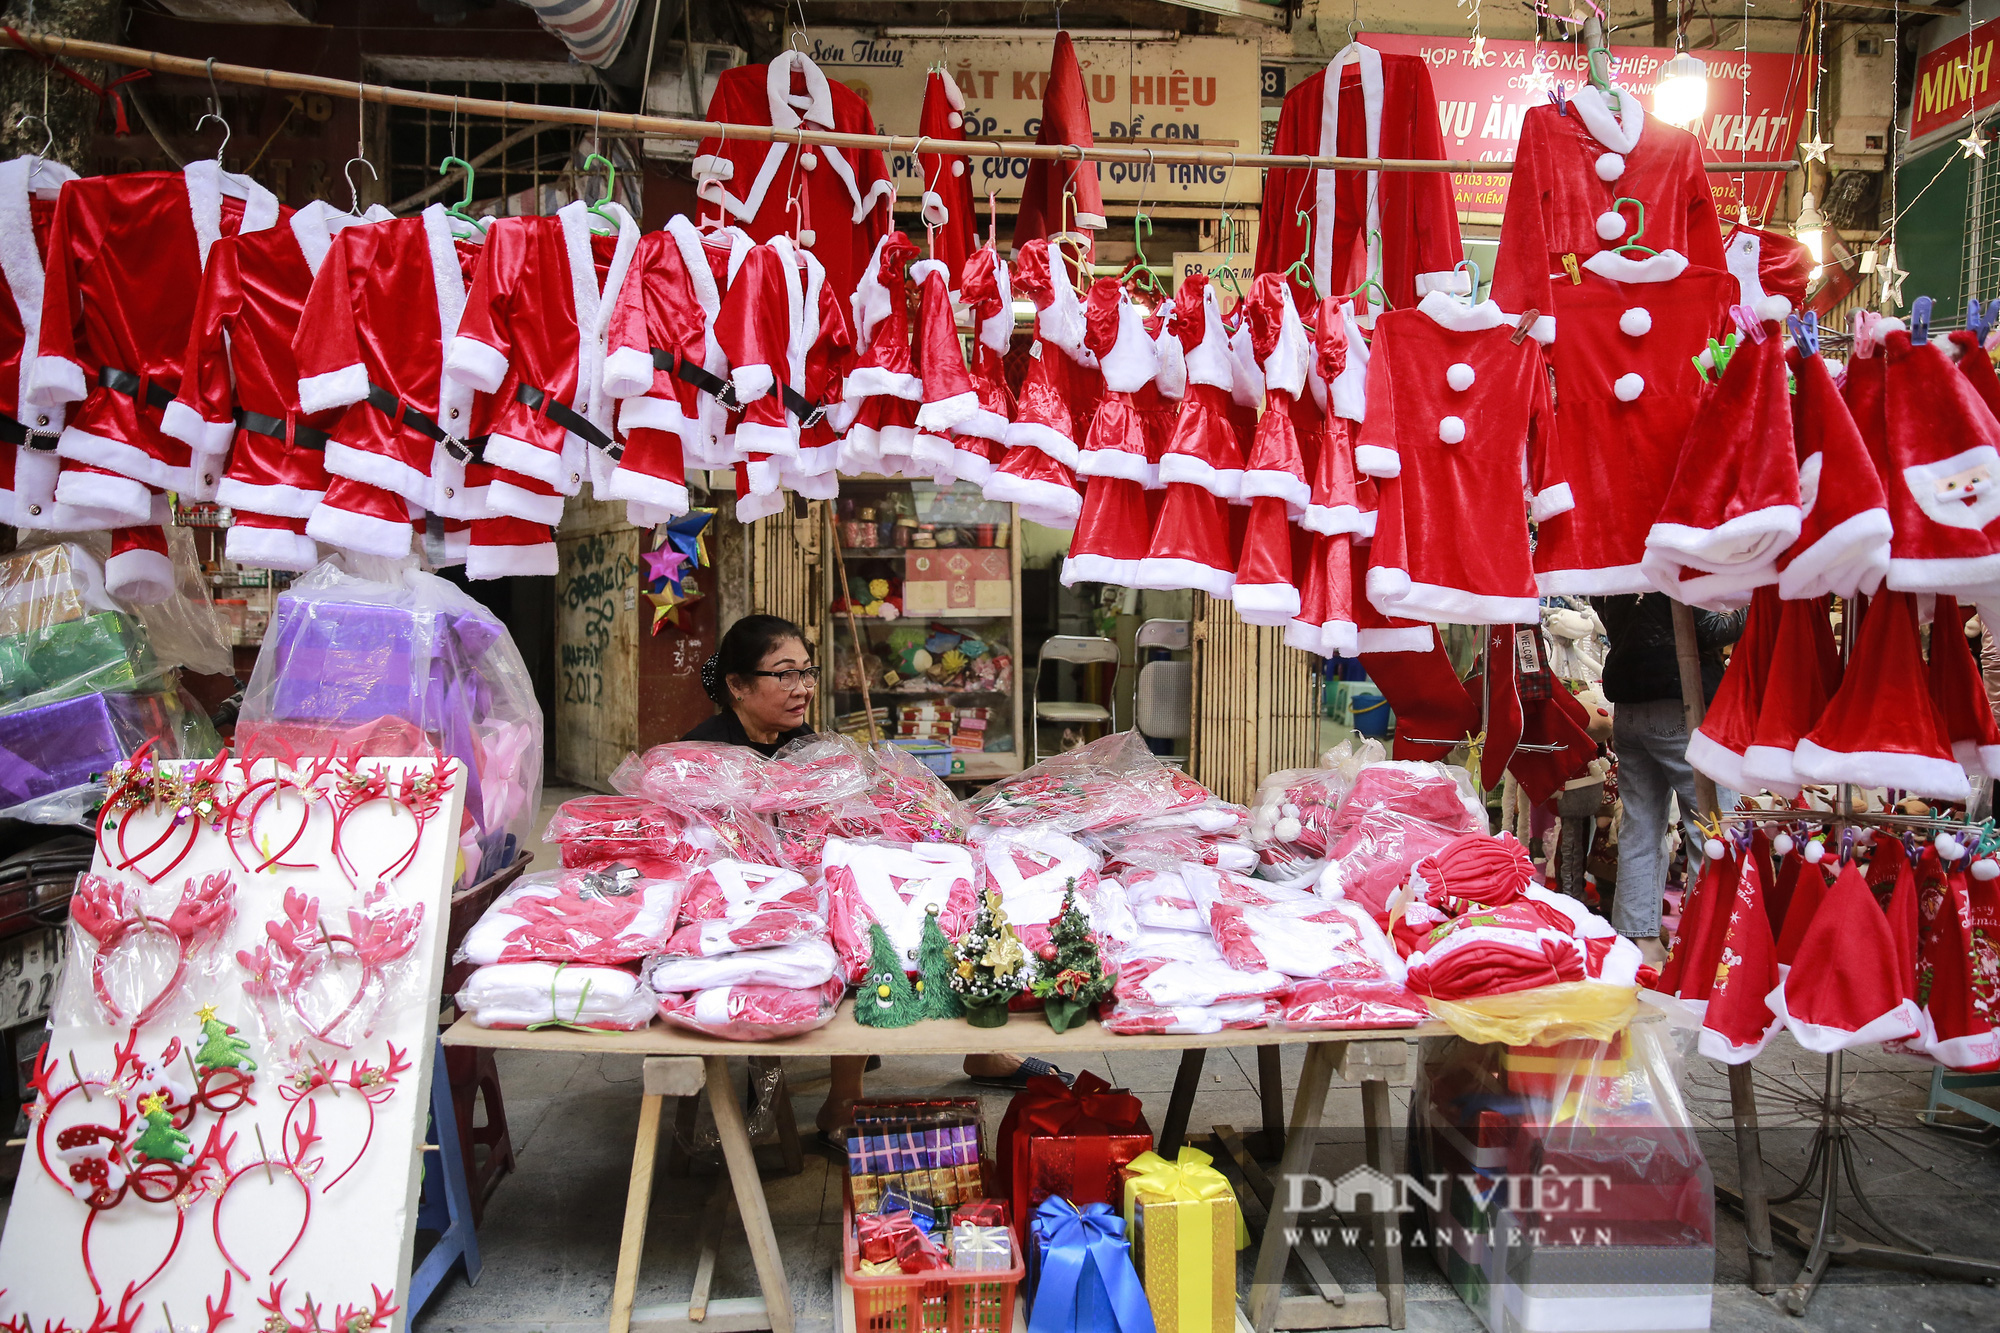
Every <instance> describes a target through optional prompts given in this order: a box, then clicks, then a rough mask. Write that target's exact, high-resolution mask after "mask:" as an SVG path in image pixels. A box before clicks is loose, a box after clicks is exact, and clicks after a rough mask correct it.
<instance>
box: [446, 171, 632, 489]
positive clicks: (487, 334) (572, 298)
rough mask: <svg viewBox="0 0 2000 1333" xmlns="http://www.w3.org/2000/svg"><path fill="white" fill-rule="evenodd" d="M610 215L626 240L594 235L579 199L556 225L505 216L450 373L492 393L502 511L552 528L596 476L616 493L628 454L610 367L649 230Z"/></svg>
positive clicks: (468, 303)
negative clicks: (615, 324) (625, 298)
mask: <svg viewBox="0 0 2000 1333" xmlns="http://www.w3.org/2000/svg"><path fill="white" fill-rule="evenodd" d="M605 208H606V211H608V212H609V213H611V215H612V216H613V217H615V218H616V219H617V222H618V234H617V235H616V236H600V235H594V234H592V231H591V222H592V220H593V217H594V215H593V214H592V213H591V211H590V206H589V205H588V204H586V203H584V202H583V201H582V200H580V199H579V200H576V201H574V202H572V203H569V204H565V205H564V206H563V207H562V209H561V210H559V211H558V212H557V213H556V215H555V216H554V217H527V218H502V219H500V220H499V221H498V222H495V223H494V224H493V226H492V229H491V230H490V231H489V232H488V233H487V237H486V244H485V246H484V247H483V248H482V253H481V255H480V257H479V267H478V269H477V270H476V271H475V272H474V275H473V279H472V289H471V291H469V292H468V293H467V294H466V298H465V313H464V314H463V315H462V316H461V317H460V319H459V322H458V333H457V336H455V337H454V338H452V340H451V344H450V347H449V348H448V350H447V351H446V353H445V373H446V374H447V375H448V376H450V377H451V378H452V379H455V380H457V381H459V382H460V383H462V384H466V385H470V386H471V387H472V388H474V389H476V390H478V391H479V392H480V393H483V394H490V395H491V396H492V400H491V402H490V403H489V404H488V406H487V415H486V419H485V423H484V424H485V429H486V449H485V461H486V462H488V463H490V464H492V465H493V467H494V468H495V469H496V472H495V474H494V477H493V480H492V482H491V483H490V484H489V485H488V486H487V488H486V506H487V508H488V510H489V511H491V512H492V513H494V514H511V515H513V516H514V517H516V518H524V519H529V520H531V521H533V522H536V523H546V524H548V525H550V526H551V527H553V526H554V525H556V524H558V523H561V522H562V512H563V498H564V497H565V496H570V495H575V494H576V493H577V492H578V491H579V490H580V489H582V486H583V479H584V477H585V475H586V474H587V475H588V476H589V477H590V479H591V484H592V486H593V488H595V487H598V486H607V485H608V484H609V483H610V480H611V470H612V468H613V466H614V465H615V464H616V463H617V461H618V456H619V454H620V453H621V452H622V450H621V449H620V447H619V446H618V444H617V442H616V440H614V439H613V437H612V402H613V399H612V396H611V394H609V393H607V392H606V391H605V389H604V360H605V352H606V344H607V340H608V338H609V335H610V329H611V315H612V311H613V310H614V309H615V308H616V306H617V303H618V294H619V292H620V290H621V289H622V288H623V287H624V285H625V280H626V274H627V272H628V271H629V270H630V268H631V264H632V254H633V252H634V251H635V250H637V249H638V246H639V224H638V223H637V222H634V221H633V220H632V215H631V214H630V213H627V212H626V211H625V209H624V208H623V207H622V206H620V205H618V204H615V203H613V204H607V205H605ZM510 474H512V475H510ZM527 482H534V483H539V485H531V484H526V483H527Z"/></svg>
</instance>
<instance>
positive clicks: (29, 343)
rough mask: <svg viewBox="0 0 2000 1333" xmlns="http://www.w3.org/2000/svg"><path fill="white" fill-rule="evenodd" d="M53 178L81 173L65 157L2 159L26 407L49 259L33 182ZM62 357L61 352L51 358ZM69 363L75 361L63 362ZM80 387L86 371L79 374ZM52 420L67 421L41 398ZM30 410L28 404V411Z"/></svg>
mask: <svg viewBox="0 0 2000 1333" xmlns="http://www.w3.org/2000/svg"><path fill="white" fill-rule="evenodd" d="M38 174H40V175H42V176H43V178H44V180H46V181H49V182H53V184H54V186H55V188H57V189H59V188H60V187H61V185H62V184H63V183H64V182H67V181H73V180H75V179H76V173H75V172H74V171H71V170H70V169H69V168H68V167H66V166H64V165H62V163H60V162H53V161H50V160H49V159H47V158H42V157H17V158H14V159H13V160H12V161H10V162H6V163H0V276H4V278H5V280H6V283H7V290H8V291H9V292H10V293H11V294H12V295H13V298H14V308H15V310H16V311H18V312H19V314H20V317H21V335H22V336H21V347H20V382H18V383H17V384H16V385H15V396H16V401H17V402H18V403H20V404H22V406H23V408H24V409H25V407H26V406H27V405H28V404H29V403H30V401H31V399H30V397H29V389H30V388H31V387H32V386H31V384H30V383H29V382H30V381H31V380H32V379H33V378H34V376H33V371H34V370H35V368H36V363H37V361H39V360H41V359H42V357H41V355H40V352H41V336H42V292H43V273H44V268H45V265H44V263H43V257H42V253H41V250H40V248H39V247H38V246H37V245H36V243H35V228H34V221H33V205H32V202H31V201H32V199H33V198H34V196H35V194H36V193H37V191H36V190H35V189H34V188H33V187H34V181H35V178H36V176H37V175H38ZM40 193H41V194H42V195H43V196H44V197H47V196H48V195H49V194H50V193H52V190H50V189H49V188H44V189H43V190H42V191H40ZM50 359H51V360H57V359H56V358H50ZM62 364H65V365H68V364H71V363H68V362H62ZM76 383H77V385H78V386H79V392H78V393H77V394H76V397H78V398H81V397H82V396H83V394H82V392H81V385H82V383H83V377H82V374H81V372H80V371H79V372H78V373H77V376H76ZM38 406H40V407H41V408H42V410H43V412H44V413H45V414H46V415H48V416H50V417H51V418H52V420H51V421H50V422H49V423H48V424H47V426H46V427H44V429H48V430H54V431H60V430H61V429H62V426H63V422H62V413H61V412H60V411H59V410H58V409H57V407H56V406H55V405H54V404H52V403H41V404H38ZM22 415H23V416H25V415H26V412H25V410H24V411H23V412H22Z"/></svg>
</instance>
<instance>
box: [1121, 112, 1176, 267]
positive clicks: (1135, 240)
mask: <svg viewBox="0 0 2000 1333" xmlns="http://www.w3.org/2000/svg"><path fill="white" fill-rule="evenodd" d="M1152 169H1153V150H1152V149H1150V148H1148V149H1147V150H1146V171H1147V174H1149V175H1150V174H1151V173H1152ZM1142 228H1143V229H1144V234H1143V235H1142V234H1141V229H1142ZM1152 234H1153V219H1152V218H1151V217H1150V216H1149V215H1148V214H1147V212H1146V198H1145V196H1144V195H1141V196H1140V197H1139V204H1138V207H1137V209H1136V210H1135V211H1134V212H1133V214H1132V250H1133V252H1134V254H1135V256H1136V258H1135V259H1134V260H1133V264H1132V267H1131V268H1130V269H1128V270H1127V272H1128V274H1129V275H1130V282H1131V285H1132V290H1133V291H1134V292H1135V293H1137V292H1144V293H1146V294H1147V295H1149V296H1155V297H1158V298H1159V299H1160V300H1163V301H1164V300H1166V299H1168V295H1169V293H1168V292H1167V289H1166V287H1165V286H1163V285H1162V284H1161V282H1160V278H1159V275H1158V274H1156V273H1154V272H1153V268H1152V265H1151V264H1150V263H1148V262H1147V260H1146V241H1145V237H1146V236H1151V235H1152Z"/></svg>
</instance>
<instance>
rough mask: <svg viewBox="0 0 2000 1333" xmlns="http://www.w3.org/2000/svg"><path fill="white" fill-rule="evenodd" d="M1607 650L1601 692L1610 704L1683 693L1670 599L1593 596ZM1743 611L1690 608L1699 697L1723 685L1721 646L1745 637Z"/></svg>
mask: <svg viewBox="0 0 2000 1333" xmlns="http://www.w3.org/2000/svg"><path fill="white" fill-rule="evenodd" d="M1590 604H1591V605H1592V606H1593V607H1595V608H1596V609H1597V618H1598V619H1599V620H1601V621H1603V622H1604V635H1605V637H1606V638H1607V639H1609V640H1610V641H1611V650H1610V651H1609V652H1608V653H1606V654H1605V655H1604V687H1603V688H1604V697H1605V698H1606V699H1608V700H1609V701H1611V702H1612V703H1614V704H1643V703H1650V702H1651V701H1653V700H1655V699H1678V698H1680V697H1681V663H1680V655H1679V653H1678V652H1676V651H1675V648H1674V604H1673V601H1672V599H1670V598H1668V597H1667V596H1666V595H1665V594H1663V593H1657V592H1649V593H1640V594H1639V595H1637V596H1629V595H1627V596H1617V597H1593V598H1591V599H1590ZM1746 614H1747V613H1746V612H1744V611H1730V612H1716V611H1703V610H1702V609H1701V608H1699V607H1696V608H1695V613H1694V626H1695V644H1696V646H1697V647H1698V648H1699V650H1700V652H1701V689H1702V695H1703V697H1705V698H1707V699H1710V700H1712V699H1714V698H1715V690H1716V687H1717V686H1718V685H1720V684H1722V669H1723V659H1722V650H1723V648H1725V647H1727V646H1728V645H1729V644H1732V643H1735V642H1736V641H1737V640H1738V639H1739V638H1741V637H1743V621H1744V618H1745V616H1746Z"/></svg>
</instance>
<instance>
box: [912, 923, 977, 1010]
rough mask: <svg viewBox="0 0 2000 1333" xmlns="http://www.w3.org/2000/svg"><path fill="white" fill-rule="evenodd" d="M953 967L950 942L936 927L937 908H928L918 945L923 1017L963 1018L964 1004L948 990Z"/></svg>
mask: <svg viewBox="0 0 2000 1333" xmlns="http://www.w3.org/2000/svg"><path fill="white" fill-rule="evenodd" d="M953 966H954V960H953V958H952V956H951V941H950V940H948V939H946V938H945V937H944V927H943V926H940V925H939V924H938V909H937V908H936V907H931V908H930V909H928V910H927V911H926V912H925V913H924V935H923V939H922V940H921V941H920V942H919V943H918V944H917V971H918V972H919V973H920V974H921V975H920V978H919V980H918V981H917V989H918V994H919V997H920V998H921V1000H922V1002H923V1003H922V1008H923V1015H924V1017H925V1018H963V1017H965V1002H964V1001H962V1000H961V999H959V997H958V992H957V991H955V990H953V989H952V987H951V978H952V969H953Z"/></svg>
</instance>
